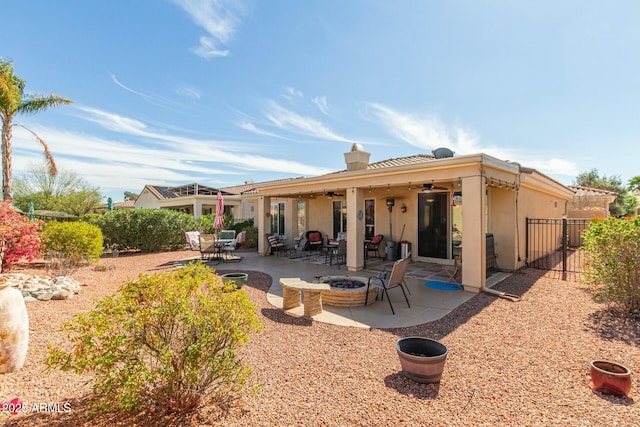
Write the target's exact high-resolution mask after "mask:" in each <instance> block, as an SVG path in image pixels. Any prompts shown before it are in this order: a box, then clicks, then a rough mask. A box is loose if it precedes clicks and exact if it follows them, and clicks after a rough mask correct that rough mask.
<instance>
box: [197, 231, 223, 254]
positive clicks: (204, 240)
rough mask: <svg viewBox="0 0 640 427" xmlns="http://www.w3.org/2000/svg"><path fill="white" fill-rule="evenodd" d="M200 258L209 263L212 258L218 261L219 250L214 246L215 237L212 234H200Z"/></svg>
mask: <svg viewBox="0 0 640 427" xmlns="http://www.w3.org/2000/svg"><path fill="white" fill-rule="evenodd" d="M199 241H200V257H201V258H202V259H203V260H206V261H209V260H211V259H212V257H213V258H217V259H219V255H220V248H219V247H218V246H216V237H215V236H214V235H213V234H200V238H199Z"/></svg>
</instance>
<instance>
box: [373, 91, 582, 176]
mask: <svg viewBox="0 0 640 427" xmlns="http://www.w3.org/2000/svg"><path fill="white" fill-rule="evenodd" d="M368 106H369V109H370V111H371V113H372V114H373V115H374V116H375V118H376V121H377V122H378V123H380V124H381V125H382V126H383V127H384V128H385V129H386V130H387V131H388V132H389V133H390V134H391V135H393V136H395V137H396V138H398V139H400V140H402V141H405V142H406V143H408V144H411V145H413V146H415V147H419V148H422V149H425V150H433V149H435V148H438V147H447V148H450V149H452V150H453V151H454V152H455V153H456V154H457V155H465V154H477V153H486V154H489V155H491V156H494V157H496V158H499V159H504V160H507V159H509V160H513V161H517V162H519V163H521V164H523V165H525V166H528V167H533V168H535V169H538V170H539V171H541V172H543V173H547V174H559V175H567V176H575V175H576V174H577V170H578V168H577V166H576V164H575V163H574V162H572V161H570V160H564V159H558V158H553V157H551V156H549V157H548V158H546V159H545V160H544V161H540V160H539V159H540V155H541V153H540V152H536V153H528V152H527V151H523V150H517V149H512V148H504V147H498V146H495V145H487V144H482V143H481V142H480V138H479V137H478V136H477V135H476V134H475V133H474V132H472V131H470V130H468V129H465V128H464V127H462V126H447V125H446V124H445V123H444V122H443V121H442V120H440V119H439V118H438V117H436V116H435V115H429V114H425V115H418V114H412V113H403V112H399V111H396V110H393V109H392V108H389V107H387V106H384V105H380V104H376V103H370V104H368Z"/></svg>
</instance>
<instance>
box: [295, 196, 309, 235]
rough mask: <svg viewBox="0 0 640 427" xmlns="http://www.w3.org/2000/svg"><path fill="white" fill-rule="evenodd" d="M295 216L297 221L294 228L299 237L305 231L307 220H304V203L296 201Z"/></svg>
mask: <svg viewBox="0 0 640 427" xmlns="http://www.w3.org/2000/svg"><path fill="white" fill-rule="evenodd" d="M296 210H297V215H296V218H297V220H298V223H297V227H296V233H297V234H296V235H297V236H300V235H302V233H304V232H305V231H307V220H306V205H305V203H304V202H301V201H298V202H297V203H296Z"/></svg>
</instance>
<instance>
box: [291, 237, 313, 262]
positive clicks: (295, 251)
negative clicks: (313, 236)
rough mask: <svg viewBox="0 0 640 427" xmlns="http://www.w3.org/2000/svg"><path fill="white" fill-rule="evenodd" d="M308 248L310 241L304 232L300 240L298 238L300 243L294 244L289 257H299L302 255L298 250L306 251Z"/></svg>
mask: <svg viewBox="0 0 640 427" xmlns="http://www.w3.org/2000/svg"><path fill="white" fill-rule="evenodd" d="M308 250H309V241H308V240H307V235H306V234H304V233H303V234H302V235H301V236H300V240H298V243H296V244H295V245H293V247H292V248H291V250H290V251H289V257H290V258H299V257H300V255H298V251H300V252H306V251H308Z"/></svg>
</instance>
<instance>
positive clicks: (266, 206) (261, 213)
mask: <svg viewBox="0 0 640 427" xmlns="http://www.w3.org/2000/svg"><path fill="white" fill-rule="evenodd" d="M269 232H271V197H264V196H260V200H258V253H259V254H260V255H266V254H268V253H269V248H268V246H267V239H266V238H265V234H268V233H269Z"/></svg>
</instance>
